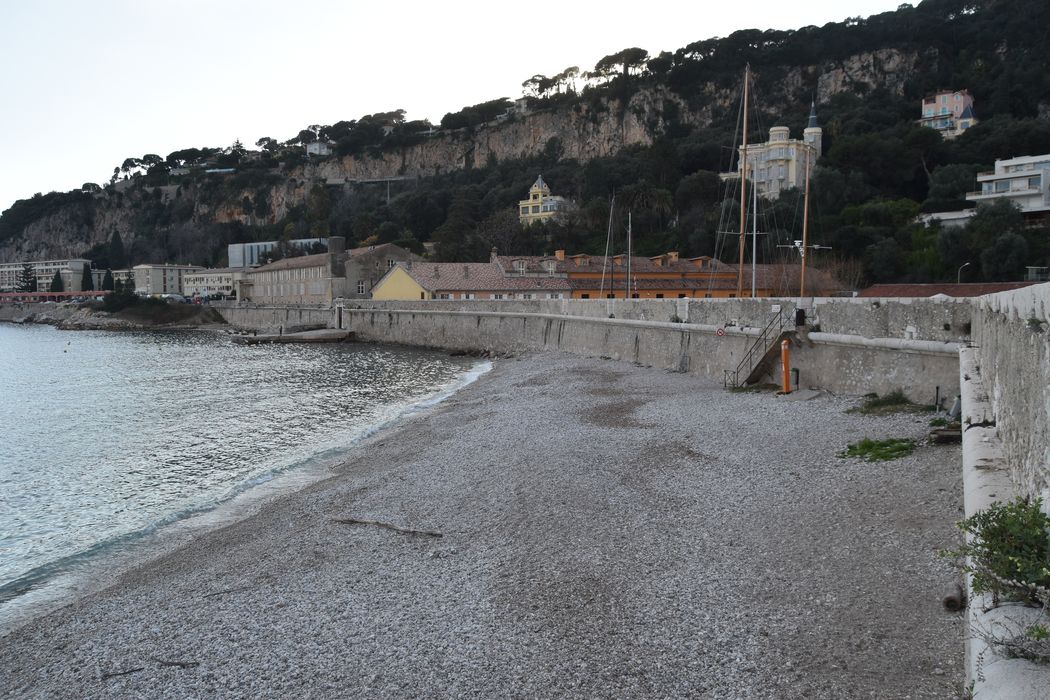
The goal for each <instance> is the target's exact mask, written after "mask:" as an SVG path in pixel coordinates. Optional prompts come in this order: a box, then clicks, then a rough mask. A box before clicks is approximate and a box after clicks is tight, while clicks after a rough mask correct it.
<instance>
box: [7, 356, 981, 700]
mask: <svg viewBox="0 0 1050 700" xmlns="http://www.w3.org/2000/svg"><path fill="white" fill-rule="evenodd" d="M850 405H852V401H851V400H847V399H840V398H834V397H827V396H824V397H821V398H819V399H817V400H814V401H808V402H786V401H780V400H778V399H774V398H773V397H772V396H769V395H756V394H729V393H726V392H724V391H722V390H721V388H720V387H716V386H714V385H712V383H710V382H704V381H702V380H697V379H696V378H692V377H688V376H686V375H678V374H670V373H666V372H662V371H659V370H652V369H646V368H640V367H634V366H631V365H628V364H622V363H615V362H608V361H602V360H598V359H586V358H579V357H570V356H566V355H560V354H548V355H531V356H525V357H521V358H515V359H513V360H506V361H504V362H501V363H500V364H499V365H498V366H497V367H496V369H495V370H494V371H493V372H491V373H489V374H488V375H486V377H485V378H484V379H483V380H482V381H480V382H475V383H474V384H472V385H470V386H468V387H466V388H464V389H462V390H461V391H460V392H458V393H457V394H455V395H454V396H452V397H451V398H450V399H448V400H446V401H445V402H443V403H441V404H439V405H437V406H436V407H434V408H433V410H429V411H427V412H425V413H423V414H421V415H418V416H416V417H415V418H414V419H412V420H407V421H402V422H399V424H398V426H397V428H396V429H391V430H387V431H383V432H382V434H381V435H376V436H373V437H372V438H371V439H370V440H368V441H367V443H361V444H359V445H358V446H357V447H356V448H355V449H354V450H353V451H352V452H353V454H351V455H350V456H349V457H348V459H347V460H346V461H345V462H344V463H343V464H341V465H340V466H339V467H337V468H336V469H335V470H334V473H333V474H332V476H331V477H330V478H327V479H324V480H320V481H318V482H315V483H313V484H311V485H309V486H307V487H305V488H303V489H301V490H298V491H295V492H293V493H289V494H285V495H282V496H280V497H279V498H276V499H272V500H269V501H267V502H266V503H265V504H263V505H262V506H261V507H260V508H259V509H258V510H257V511H256V512H254V513H253V514H252V515H251V516H250V517H248V518H246V519H243V520H239V521H237V522H233V523H231V524H229V525H226V526H224V527H222V528H220V529H217V530H213V531H210V532H208V533H205V534H203V535H201V536H199V537H194V538H192V539H191V540H190V541H189V542H188V543H186V544H185V545H184V546H182V547H180V548H178V549H177V550H175V551H173V552H170V553H168V554H166V555H164V556H162V557H160V558H159V559H156V560H154V561H151V562H149V563H148V564H145V565H143V566H140V567H137V568H135V569H133V570H131V571H128V572H126V573H125V574H123V575H122V576H121V577H120V578H119V579H118V580H117V581H116V583H115V585H113V586H111V587H109V588H107V589H105V590H103V591H101V592H98V593H95V594H92V595H91V596H89V597H87V598H84V599H81V600H80V601H78V602H76V603H73V604H71V605H69V606H66V607H64V608H62V609H60V610H58V611H55V612H53V613H51V614H50V615H47V616H45V617H43V618H40V619H38V620H37V621H36V622H35V624H33V625H27V626H24V627H21V628H20V629H18V630H16V631H14V632H12V633H9V634H7V635H5V636H4V637H3V639H4V644H3V645H0V687H7V688H10V689H11V692H12V693H13V694H16V695H18V696H20V697H47V696H54V695H56V694H58V695H61V694H68V693H70V692H73V693H75V694H88V695H96V694H104V695H106V696H107V697H137V696H141V695H144V694H145V695H151V696H153V697H187V696H200V695H216V694H218V695H226V696H231V695H232V696H243V697H248V696H255V697H286V696H289V695H299V696H302V695H311V694H312V695H319V696H320V695H362V694H367V695H372V696H380V697H393V696H404V695H427V694H429V695H484V696H491V695H506V694H508V693H509V694H515V695H552V694H576V695H581V694H582V695H590V696H594V695H605V696H608V695H617V696H652V695H658V696H667V697H686V696H693V697H695V696H698V695H699V696H707V697H719V698H722V697H726V698H729V697H740V698H744V697H748V698H751V697H756V698H757V697H778V698H780V697H807V696H809V697H814V696H816V697H855V696H858V695H862V694H863V695H865V696H866V695H867V693H868V692H869V691H870V689H871V688H880V689H881V690H882V691H884V692H885V694H886V695H887V696H894V697H895V696H897V694H898V691H900V694H904V693H911V695H912V697H943V696H945V695H947V694H948V692H947V689H948V688H951V687H953V686H956V685H958V684H959V683H960V682H961V678H962V638H963V623H962V620H961V617H959V616H958V615H954V616H952V615H946V614H944V613H942V612H941V611H940V609H939V605H940V591H941V589H942V588H943V586H944V585H945V583H946V582H947V581H949V580H954V575H955V574H954V571H952V570H951V569H950V567H949V566H948V565H947V564H946V563H944V562H942V561H940V560H938V559H937V558H936V557H935V555H934V554H933V549H936V548H939V547H943V546H945V545H946V544H949V543H948V542H945V541H944V540H945V539H950V538H952V537H955V536H956V533H955V532H954V528H953V525H952V523H953V521H954V517H955V509H956V508H957V507H958V503H959V494H958V493H956V492H957V491H958V490H959V488H958V487H959V484H958V474H957V472H958V469H957V465H956V462H957V456H958V450H957V449H956V448H950V447H949V448H944V447H926V446H924V447H922V448H920V449H919V450H918V451H917V452H916V454H915V455H913V456H911V457H908V458H905V459H903V460H900V461H898V462H889V463H881V464H875V465H870V464H867V463H862V462H858V461H856V460H840V459H839V458H837V457H835V456H834V454H835V453H836V452H837V451H838V449H840V448H841V446H842V445H843V442H844V440H846V439H855V437H856V436H858V435H861V434H863V433H865V432H866V431H869V430H874V431H876V434H880V433H881V434H884V433H890V434H908V435H914V434H917V433H919V432H920V431H921V430H922V429H923V425H922V421H921V417H920V418H919V419H917V418H916V417H915V416H891V417H879V418H868V417H859V416H854V415H848V414H845V413H844V409H845V408H847V407H849V406H850ZM814 421H819V422H820V424H821V425H822V426H823V429H822V430H821V431H819V432H818V433H813V434H807V430H808V428H809V427H811V426H812V425H813V423H814ZM802 435H806V437H805V439H800V438H798V437H797V436H802ZM752 445H753V446H754V447H753V448H752V447H751V446H752ZM771 445H775V446H776V449H775V450H774V452H775V454H770V450H769V446H771ZM371 523H381V524H385V525H389V526H391V527H392V528H393V531H392V530H391V529H387V528H384V527H380V526H376V525H374V524H371ZM437 535H440V536H437ZM902 619H907V620H908V621H909V624H908V625H902V624H900V620H902ZM55 640H61V642H60V643H58V644H57V645H56V643H55ZM890 658H893V659H895V662H894V664H893V668H889V667H888V664H887V662H886V659H890ZM157 660H160V661H162V662H165V663H167V662H180V663H183V664H184V665H182V666H179V665H177V664H176V665H171V664H168V665H165V663H158V661H157ZM132 669H134V670H132ZM125 672H127V673H125ZM73 689H76V690H73Z"/></svg>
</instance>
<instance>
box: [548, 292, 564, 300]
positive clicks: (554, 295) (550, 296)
mask: <svg viewBox="0 0 1050 700" xmlns="http://www.w3.org/2000/svg"><path fill="white" fill-rule="evenodd" d="M547 298H548V299H561V294H560V293H559V292H551V293H550V294H548V295H547Z"/></svg>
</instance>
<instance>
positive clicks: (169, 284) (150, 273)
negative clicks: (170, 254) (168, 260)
mask: <svg viewBox="0 0 1050 700" xmlns="http://www.w3.org/2000/svg"><path fill="white" fill-rule="evenodd" d="M133 269H134V270H135V293H136V294H143V295H146V296H155V295H159V294H182V293H183V291H182V280H183V278H184V277H185V276H186V275H188V274H191V273H193V272H197V271H198V270H200V269H201V268H199V267H195V266H193V265H136V266H135V267H134V268H133Z"/></svg>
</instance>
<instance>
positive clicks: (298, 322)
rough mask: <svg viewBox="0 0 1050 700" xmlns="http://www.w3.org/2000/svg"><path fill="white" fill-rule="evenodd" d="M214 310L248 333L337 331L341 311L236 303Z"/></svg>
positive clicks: (325, 307)
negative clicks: (309, 329)
mask: <svg viewBox="0 0 1050 700" xmlns="http://www.w3.org/2000/svg"><path fill="white" fill-rule="evenodd" d="M214 307H215V309H216V310H217V311H218V312H219V313H220V314H222V317H223V318H224V319H226V323H228V324H230V325H231V326H234V327H235V328H242V329H247V330H260V331H268V330H277V329H278V328H283V329H284V330H285V331H291V330H294V329H296V328H303V327H317V326H320V327H322V328H336V327H338V323H339V315H340V312H339V310H338V309H332V308H330V307H327V306H256V305H241V304H236V303H228V304H215V305H214Z"/></svg>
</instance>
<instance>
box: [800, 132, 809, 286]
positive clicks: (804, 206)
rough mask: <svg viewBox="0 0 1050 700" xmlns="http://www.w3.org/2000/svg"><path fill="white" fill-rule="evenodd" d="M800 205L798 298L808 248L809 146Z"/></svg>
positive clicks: (804, 283)
mask: <svg viewBox="0 0 1050 700" xmlns="http://www.w3.org/2000/svg"><path fill="white" fill-rule="evenodd" d="M802 201H803V204H802V270H801V276H800V282H799V287H798V296H799V297H800V298H801V297H804V296H806V251H807V250H808V246H809V145H808V144H807V145H806V194H805V197H804V198H803V200H802Z"/></svg>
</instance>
